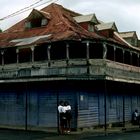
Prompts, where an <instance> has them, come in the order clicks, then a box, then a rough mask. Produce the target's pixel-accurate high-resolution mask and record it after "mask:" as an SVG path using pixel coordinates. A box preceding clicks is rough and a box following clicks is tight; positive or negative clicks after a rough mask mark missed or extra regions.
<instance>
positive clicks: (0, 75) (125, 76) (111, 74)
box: [0, 59, 140, 82]
mask: <svg viewBox="0 0 140 140" xmlns="http://www.w3.org/2000/svg"><path fill="white" fill-rule="evenodd" d="M48 63H50V65H48ZM51 77H53V78H58V79H59V78H60V77H63V78H65V79H66V78H67V79H79V80H80V79H91V80H92V79H105V78H106V79H109V80H118V81H125V82H140V68H139V67H135V66H130V65H126V64H122V63H118V62H114V61H110V60H105V59H90V60H88V61H87V60H86V59H73V60H69V61H66V60H59V61H50V62H47V61H43V62H34V63H20V64H10V65H4V66H0V80H1V82H2V81H3V82H6V80H9V79H10V80H12V81H14V82H16V81H18V80H19V79H20V80H22V79H26V80H28V79H33V80H34V79H35V78H36V80H37V79H38V80H39V79H40V78H41V79H42V78H46V79H47V78H51Z"/></svg>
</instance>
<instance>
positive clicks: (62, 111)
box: [58, 101, 66, 134]
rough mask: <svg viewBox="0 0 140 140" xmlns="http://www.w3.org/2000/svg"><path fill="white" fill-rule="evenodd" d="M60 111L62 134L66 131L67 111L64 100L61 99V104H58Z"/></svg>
mask: <svg viewBox="0 0 140 140" xmlns="http://www.w3.org/2000/svg"><path fill="white" fill-rule="evenodd" d="M58 112H59V120H60V128H59V131H60V134H64V132H65V131H66V130H65V129H66V114H65V113H66V111H65V108H64V102H63V101H60V103H59V106H58Z"/></svg>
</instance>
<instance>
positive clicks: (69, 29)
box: [0, 3, 102, 47]
mask: <svg viewBox="0 0 140 140" xmlns="http://www.w3.org/2000/svg"><path fill="white" fill-rule="evenodd" d="M42 11H43V12H42ZM38 12H40V11H38V10H33V11H32V12H31V13H30V14H29V19H32V17H36V15H34V14H37V16H38V15H40V14H44V15H47V16H50V20H49V22H48V24H47V25H46V26H43V27H37V28H30V29H26V28H25V22H26V21H28V17H27V18H25V19H24V20H22V21H20V22H18V23H17V24H15V25H14V26H12V27H10V28H9V29H7V30H6V31H4V32H2V33H0V47H10V46H11V45H12V44H15V45H16V46H20V45H29V44H32V43H33V44H34V45H35V43H43V42H50V41H51V42H52V41H60V40H81V39H101V38H102V37H101V36H99V35H97V34H96V33H90V32H88V31H86V30H85V29H84V28H82V27H81V26H80V25H79V24H77V22H76V21H75V20H74V19H73V17H74V16H75V17H76V16H79V14H77V13H74V12H71V11H70V10H67V9H65V8H64V7H62V6H61V5H58V4H54V3H52V4H50V5H49V6H47V7H45V8H43V9H42V10H41V12H40V13H38ZM46 13H49V14H46ZM50 34H51V36H49V37H48V35H50ZM42 36H43V37H42ZM44 36H45V37H46V39H44ZM15 45H14V46H15Z"/></svg>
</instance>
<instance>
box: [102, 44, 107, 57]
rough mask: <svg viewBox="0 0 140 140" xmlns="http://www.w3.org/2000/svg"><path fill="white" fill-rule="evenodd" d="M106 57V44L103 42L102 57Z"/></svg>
mask: <svg viewBox="0 0 140 140" xmlns="http://www.w3.org/2000/svg"><path fill="white" fill-rule="evenodd" d="M106 57H107V46H106V43H103V59H106Z"/></svg>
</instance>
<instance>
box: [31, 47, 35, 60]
mask: <svg viewBox="0 0 140 140" xmlns="http://www.w3.org/2000/svg"><path fill="white" fill-rule="evenodd" d="M34 48H35V47H34V46H31V51H32V62H34Z"/></svg>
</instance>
